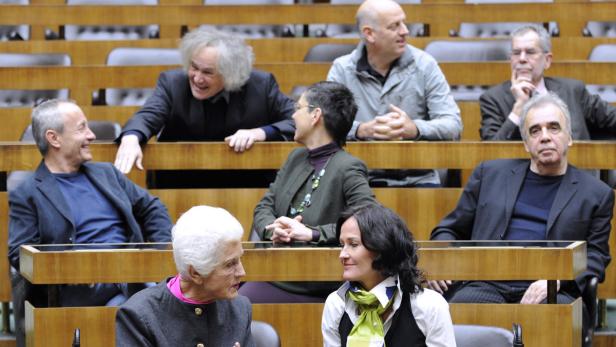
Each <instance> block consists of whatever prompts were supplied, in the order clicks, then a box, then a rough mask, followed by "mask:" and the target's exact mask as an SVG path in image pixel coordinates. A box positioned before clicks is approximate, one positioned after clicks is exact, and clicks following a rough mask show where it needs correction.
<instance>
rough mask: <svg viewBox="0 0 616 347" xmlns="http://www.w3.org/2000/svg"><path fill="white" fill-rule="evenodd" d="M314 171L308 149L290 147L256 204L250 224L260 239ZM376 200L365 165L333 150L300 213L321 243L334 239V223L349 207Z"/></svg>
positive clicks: (269, 233) (264, 237) (352, 157)
mask: <svg viewBox="0 0 616 347" xmlns="http://www.w3.org/2000/svg"><path fill="white" fill-rule="evenodd" d="M313 173H314V169H313V167H312V165H310V162H309V161H308V150H307V149H306V148H297V149H295V150H293V151H292V152H291V153H290V154H289V157H288V158H287V161H286V162H285V163H284V165H283V166H282V168H281V169H280V170H279V171H278V174H277V175H276V180H275V181H274V183H272V184H271V185H270V188H269V190H268V191H267V192H266V193H265V195H264V196H263V199H261V201H260V202H259V203H258V204H257V207H256V208H255V212H254V220H253V224H252V228H253V230H255V231H256V232H257V234H259V237H260V238H261V239H262V240H269V239H270V238H271V231H268V232H266V231H265V226H266V225H268V224H271V223H272V222H273V221H274V220H276V218H278V217H280V216H286V215H287V213H288V212H289V208H290V206H291V203H292V200H293V197H295V195H296V194H297V192H298V191H300V190H301V189H302V188H303V187H304V186H305V184H306V181H307V180H308V179H309V177H310V176H311V175H312V174H313ZM370 202H375V200H374V195H373V194H372V191H371V190H370V186H369V185H368V173H367V169H366V165H365V164H364V163H363V162H362V161H361V160H359V159H357V158H355V157H354V156H352V155H350V154H348V153H347V152H345V151H344V150H340V151H338V152H336V153H335V154H334V155H333V156H332V157H331V158H330V160H329V163H328V164H327V167H326V168H325V174H324V175H323V177H322V178H321V182H320V184H319V187H318V188H317V189H316V190H315V191H314V192H313V193H312V200H311V205H310V207H308V208H306V209H305V210H304V212H303V213H302V223H304V224H305V225H307V226H310V227H312V228H316V229H318V230H319V231H320V232H321V237H320V239H319V241H320V242H337V241H336V240H335V237H336V222H337V221H338V218H339V217H340V213H341V212H342V211H344V209H346V208H347V207H349V206H355V205H358V204H361V203H370Z"/></svg>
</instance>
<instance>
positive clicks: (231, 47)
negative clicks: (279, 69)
mask: <svg viewBox="0 0 616 347" xmlns="http://www.w3.org/2000/svg"><path fill="white" fill-rule="evenodd" d="M180 52H181V55H182V63H183V65H184V68H183V69H176V70H171V71H165V72H163V73H161V75H160V77H159V79H158V83H157V85H156V89H155V91H154V94H153V95H152V96H151V97H150V98H149V99H148V100H147V101H146V103H145V105H143V107H142V108H141V109H140V110H139V111H137V113H135V115H134V116H133V117H132V118H131V119H130V120H129V121H128V122H127V123H126V125H125V126H124V129H123V130H122V134H121V135H120V138H121V140H120V147H119V149H118V153H117V155H116V160H115V166H116V167H117V168H118V169H119V170H120V171H122V172H123V173H128V172H130V170H131V169H132V167H133V165H136V166H137V168H139V169H143V165H142V163H141V160H142V158H143V153H142V151H141V147H140V144H145V142H147V140H148V139H149V138H150V137H152V136H153V135H156V134H158V141H223V140H224V141H226V142H227V143H228V144H229V146H230V147H232V148H233V149H234V150H235V151H236V152H243V151H245V150H247V149H249V148H250V147H251V146H252V144H253V143H254V142H256V141H267V140H279V141H281V140H288V139H292V138H293V134H294V132H295V126H294V123H293V121H292V119H291V115H292V114H293V111H294V110H293V101H292V100H291V99H289V98H288V97H287V96H285V95H284V94H283V93H282V92H280V90H279V88H278V83H277V82H276V79H275V78H274V76H273V75H272V74H270V73H267V72H263V71H257V70H253V69H252V64H253V61H254V54H253V52H252V49H251V47H250V46H248V45H247V44H246V43H245V42H244V41H243V40H242V39H241V38H239V37H235V36H232V35H230V34H226V33H223V32H220V31H216V30H212V29H197V30H194V31H192V32H190V33H188V34H187V35H186V36H184V38H183V39H182V42H181V44H180Z"/></svg>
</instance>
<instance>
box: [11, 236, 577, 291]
mask: <svg viewBox="0 0 616 347" xmlns="http://www.w3.org/2000/svg"><path fill="white" fill-rule="evenodd" d="M267 245H270V243H269V242H265V245H260V244H256V245H253V244H245V245H244V255H243V257H242V263H243V264H244V269H245V270H246V277H244V278H243V280H244V281H341V280H342V277H341V276H342V268H341V266H340V260H339V258H338V255H339V254H340V248H339V247H304V248H298V247H273V248H272V247H267V249H266V248H265V247H264V246H267ZM253 246H254V247H253ZM160 247H161V248H162V249H154V248H148V249H138V247H137V246H136V245H135V246H132V247H130V245H129V247H126V248H120V247H109V248H106V249H101V248H100V247H98V246H97V247H95V248H90V249H79V250H75V251H59V250H47V251H44V249H45V248H46V247H45V246H40V247H39V249H40V250H41V251H39V250H38V249H36V248H35V247H33V246H23V247H22V249H21V250H20V272H21V274H22V275H23V276H24V277H25V278H26V279H28V281H30V282H31V283H34V284H64V283H69V284H75V283H97V282H102V283H121V282H129V283H139V282H157V281H160V280H161V279H163V278H165V277H168V276H172V275H174V274H176V273H177V270H176V267H175V264H174V261H173V253H172V251H171V245H170V244H161V245H160ZM418 247H419V250H418V255H419V264H418V266H419V267H420V268H422V269H423V270H424V271H425V273H426V275H427V276H428V277H429V278H431V279H439V280H445V279H450V280H470V279H476V280H529V279H547V280H558V279H560V280H572V279H574V278H575V277H576V276H577V275H579V274H580V273H582V272H583V271H584V270H585V269H586V245H585V244H584V243H583V242H580V241H578V242H575V243H572V244H571V246H568V247H554V246H551V247H511V246H509V245H504V246H502V247H498V246H497V245H494V244H493V242H491V243H490V244H487V245H485V246H475V245H473V244H469V245H468V246H467V247H457V246H456V247H450V246H449V242H446V241H440V242H435V241H432V242H426V241H419V242H418ZM126 264H130V266H126ZM521 269H523V271H521Z"/></svg>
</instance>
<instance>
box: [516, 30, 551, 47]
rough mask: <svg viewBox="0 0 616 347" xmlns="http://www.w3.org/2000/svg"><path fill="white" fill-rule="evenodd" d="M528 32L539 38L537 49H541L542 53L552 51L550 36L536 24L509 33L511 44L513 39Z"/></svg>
mask: <svg viewBox="0 0 616 347" xmlns="http://www.w3.org/2000/svg"><path fill="white" fill-rule="evenodd" d="M530 31H532V32H534V33H536V34H537V36H539V47H541V50H542V51H543V53H549V52H551V51H552V41H551V38H550V34H549V33H548V31H547V30H545V28H544V27H542V26H541V25H537V24H526V25H523V26H521V27H519V28H517V29H515V30H514V31H513V32H512V33H511V39H512V42H513V38H514V37H518V36H522V35H524V34H526V33H527V32H530Z"/></svg>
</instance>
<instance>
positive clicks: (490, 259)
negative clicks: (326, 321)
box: [21, 242, 586, 347]
mask: <svg viewBox="0 0 616 347" xmlns="http://www.w3.org/2000/svg"><path fill="white" fill-rule="evenodd" d="M447 244H448V243H447V242H445V243H444V244H443V243H442V242H436V243H433V242H428V243H423V242H419V259H420V260H419V262H420V263H419V266H420V267H422V268H423V269H424V270H425V271H426V272H427V273H428V276H429V277H430V278H433V279H445V278H455V279H465V278H480V279H492V280H498V279H500V280H513V279H522V278H524V279H528V278H548V279H572V278H574V277H575V276H576V275H577V274H579V273H580V272H581V271H583V268H585V262H586V259H585V253H586V252H585V251H586V247H585V243H584V242H574V243H572V244H570V245H569V246H564V245H563V246H556V245H553V246H552V247H550V248H542V247H539V248H535V247H532V248H522V247H506V246H503V247H499V246H494V245H491V246H487V245H486V246H481V245H478V246H479V247H473V246H471V245H469V247H464V246H462V247H457V246H454V247H447V246H446V245H447ZM45 248H46V247H45V246H41V247H27V246H26V247H23V248H22V250H21V271H22V274H23V275H24V276H25V277H26V278H28V279H29V280H30V281H32V282H34V283H88V282H99V281H103V282H124V281H137V282H142V281H146V280H160V279H161V278H165V277H167V276H171V275H173V274H175V272H176V270H175V266H174V264H173V260H172V252H171V251H170V250H168V249H167V250H156V249H148V250H143V251H142V250H138V249H133V248H128V249H118V250H116V251H114V252H109V250H98V251H97V250H87V249H84V250H81V251H70V250H69V251H61V250H57V251H44V249H45ZM338 253H339V249H337V248H287V247H284V248H273V249H254V248H252V244H246V245H245V246H244V256H243V257H242V262H243V264H244V268H245V269H246V273H247V276H246V278H245V279H246V280H247V281H255V280H256V281H259V280H340V274H341V272H340V271H338V270H336V269H339V268H340V264H339V261H338ZM103 259H104V261H103ZM478 259H481V260H482V261H481V262H478V261H477V260H478ZM120 264H133V265H131V266H129V267H126V266H120ZM519 269H524V272H525V274H524V275H523V274H522V273H521V272H520V270H519ZM451 307H452V315H453V320H454V322H456V323H465V324H481V323H483V324H486V323H485V322H486V320H487V319H491V323H489V325H500V326H503V327H505V328H509V327H510V324H511V323H512V322H518V323H521V324H522V325H523V326H524V327H525V331H524V337H525V344H526V346H529V347H533V346H544V345H558V346H576V345H577V343H576V342H577V341H579V340H581V337H580V335H579V334H580V324H581V318H582V316H581V311H579V310H581V302H580V299H578V300H577V301H575V302H574V303H572V304H569V305H482V304H475V305H473V304H459V305H451ZM488 309H492V310H494V311H493V313H492V314H488V311H487V310H488ZM26 310H27V313H26V327H27V328H26V331H28V339H29V341H30V342H32V344H31V345H32V346H39V345H43V344H47V345H49V344H52V343H53V344H58V345H60V344H66V343H65V342H64V341H67V340H69V339H70V334H71V332H72V331H73V330H74V329H75V328H76V327H79V328H80V329H81V331H82V334H83V335H82V336H84V340H82V341H83V343H86V342H88V345H89V346H90V345H91V344H93V345H97V346H98V345H104V346H113V344H114V341H113V336H114V329H113V321H114V316H113V315H114V313H115V310H114V309H110V308H36V307H32V306H28V308H27V309H26ZM253 310H254V315H253V318H254V319H260V320H264V321H266V322H269V323H270V324H272V325H274V326H275V328H276V329H277V331H278V333H279V334H280V337H281V340H282V343H283V346H314V345H320V344H321V343H320V340H321V339H320V329H319V327H320V317H321V312H322V305H320V304H275V305H257V304H255V305H253ZM94 312H97V313H98V314H94ZM495 312H498V313H495ZM522 312H524V313H523V314H522ZM78 317H81V319H79V318H78ZM102 317H105V318H104V319H103V320H102ZM283 317H284V318H283ZM538 317H541V319H538ZM554 320H558V324H559V329H557V330H554V329H550V327H549V326H550V325H551V324H553V323H551V322H553V321H554ZM300 321H301V322H302V324H301V326H302V329H300V330H302V333H301V334H298V333H297V330H298V329H297V324H298V322H300ZM101 326H102V327H104V328H103V329H101ZM306 335H308V336H306ZM308 337H309V338H308Z"/></svg>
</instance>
